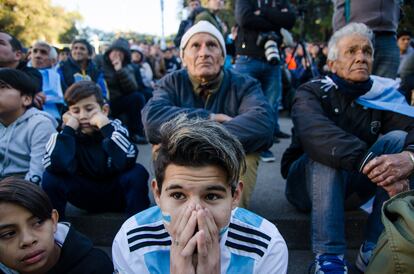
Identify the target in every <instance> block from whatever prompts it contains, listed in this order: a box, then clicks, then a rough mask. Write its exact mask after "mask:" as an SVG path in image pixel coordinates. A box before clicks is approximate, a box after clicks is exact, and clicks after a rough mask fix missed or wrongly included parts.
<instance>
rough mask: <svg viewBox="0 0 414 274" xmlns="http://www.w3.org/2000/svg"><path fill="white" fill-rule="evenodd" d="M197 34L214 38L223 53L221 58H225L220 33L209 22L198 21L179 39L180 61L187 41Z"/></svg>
mask: <svg viewBox="0 0 414 274" xmlns="http://www.w3.org/2000/svg"><path fill="white" fill-rule="evenodd" d="M197 33H208V34H210V35H212V36H213V37H215V38H216V39H217V40H218V41H219V43H220V46H221V50H222V52H223V56H224V57H226V45H225V43H224V38H223V35H222V34H221V32H220V31H219V30H218V29H217V28H216V27H215V26H214V25H213V24H211V23H210V22H208V21H200V22H198V23H197V24H195V25H194V26H192V27H191V28H190V29H189V30H187V32H186V33H184V35H183V38H181V44H180V57H181V59H183V58H184V48H185V47H186V46H187V43H188V41H189V40H190V38H191V37H193V35H194V34H197Z"/></svg>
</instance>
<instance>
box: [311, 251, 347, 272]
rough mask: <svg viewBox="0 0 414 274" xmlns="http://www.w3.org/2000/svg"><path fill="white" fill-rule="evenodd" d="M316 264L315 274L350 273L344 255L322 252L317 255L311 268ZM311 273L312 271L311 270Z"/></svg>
mask: <svg viewBox="0 0 414 274" xmlns="http://www.w3.org/2000/svg"><path fill="white" fill-rule="evenodd" d="M313 266H315V272H314V273H315V274H325V273H331V274H346V273H348V267H347V266H346V262H345V260H344V255H335V254H320V255H317V256H316V258H315V261H314V262H313V264H312V265H311V267H310V268H309V270H311V268H312V267H313ZM309 273H310V271H309Z"/></svg>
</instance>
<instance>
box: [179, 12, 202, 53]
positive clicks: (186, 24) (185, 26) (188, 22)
mask: <svg viewBox="0 0 414 274" xmlns="http://www.w3.org/2000/svg"><path fill="white" fill-rule="evenodd" d="M203 11H204V8H203V7H198V8H196V9H195V10H193V11H192V12H191V13H190V15H189V16H188V18H187V19H185V20H182V21H181V22H180V26H179V27H178V31H177V35H176V36H175V38H174V45H175V47H177V48H179V47H180V44H181V38H183V35H184V33H186V31H187V30H189V29H190V28H191V27H192V26H193V25H194V20H195V17H196V16H197V15H198V14H199V13H201V12H203Z"/></svg>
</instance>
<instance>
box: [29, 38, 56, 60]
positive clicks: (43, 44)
mask: <svg viewBox="0 0 414 274" xmlns="http://www.w3.org/2000/svg"><path fill="white" fill-rule="evenodd" d="M36 46H39V47H45V48H47V49H48V50H49V59H51V60H57V58H58V53H57V51H56V49H55V48H54V47H53V46H51V45H50V44H49V43H47V42H45V41H37V42H36V43H34V45H33V47H36Z"/></svg>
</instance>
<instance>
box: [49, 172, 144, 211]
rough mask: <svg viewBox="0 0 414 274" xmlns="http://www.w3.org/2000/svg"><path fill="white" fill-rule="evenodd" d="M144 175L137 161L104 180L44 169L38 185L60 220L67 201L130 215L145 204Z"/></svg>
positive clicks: (98, 209) (81, 205)
mask: <svg viewBox="0 0 414 274" xmlns="http://www.w3.org/2000/svg"><path fill="white" fill-rule="evenodd" d="M148 178H149V174H148V172H147V170H146V169H145V168H144V167H143V166H142V165H140V164H136V165H135V166H134V167H133V168H131V169H129V170H126V171H124V172H123V173H121V174H119V175H118V176H115V177H113V178H110V179H108V180H106V181H103V180H100V181H94V180H91V179H87V178H84V177H80V176H76V175H73V176H70V175H67V174H53V173H50V172H48V171H45V172H44V173H43V182H42V188H43V190H44V191H45V192H46V193H47V195H48V196H49V198H50V200H51V202H52V204H53V208H55V209H56V210H57V211H58V212H59V215H60V217H61V219H65V208H66V203H67V202H70V203H71V204H73V205H74V206H76V207H78V208H81V209H84V210H87V211H89V212H125V213H127V214H128V215H129V216H131V215H133V214H136V213H138V212H140V211H142V210H144V209H147V208H148V207H149V204H150V201H149V198H148Z"/></svg>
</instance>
